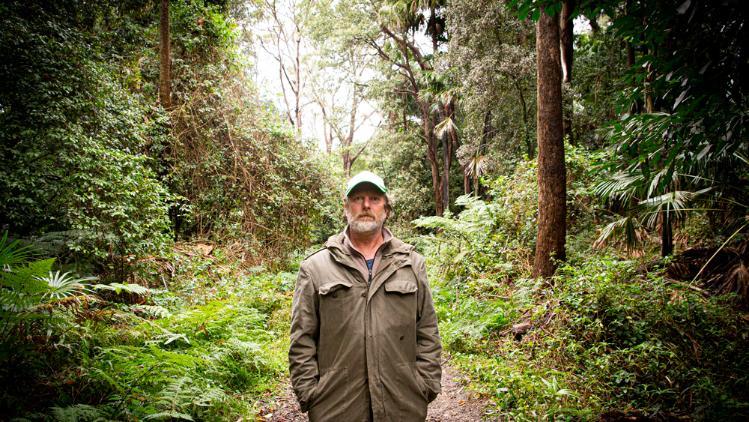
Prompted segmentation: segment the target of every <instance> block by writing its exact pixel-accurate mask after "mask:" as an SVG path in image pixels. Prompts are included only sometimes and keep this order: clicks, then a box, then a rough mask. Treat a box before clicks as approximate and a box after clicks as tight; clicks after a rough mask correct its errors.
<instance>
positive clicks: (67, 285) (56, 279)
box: [37, 271, 96, 300]
mask: <svg viewBox="0 0 749 422" xmlns="http://www.w3.org/2000/svg"><path fill="white" fill-rule="evenodd" d="M37 279H38V280H40V281H43V282H45V283H47V288H48V290H47V291H46V292H45V293H44V298H45V299H47V300H61V299H65V298H67V297H70V296H74V295H77V294H80V293H82V292H85V291H86V289H87V284H86V282H88V281H92V280H95V279H96V278H95V277H83V278H79V277H74V276H72V275H71V274H70V273H69V272H66V273H62V274H61V273H60V271H55V272H52V271H50V272H49V274H48V275H47V276H45V277H37Z"/></svg>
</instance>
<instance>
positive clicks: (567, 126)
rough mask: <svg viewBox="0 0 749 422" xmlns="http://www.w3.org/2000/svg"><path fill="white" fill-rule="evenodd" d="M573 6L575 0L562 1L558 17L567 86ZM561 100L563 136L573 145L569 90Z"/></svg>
mask: <svg viewBox="0 0 749 422" xmlns="http://www.w3.org/2000/svg"><path fill="white" fill-rule="evenodd" d="M574 8H575V0H564V3H563V4H562V14H561V16H560V18H559V44H560V48H561V54H562V55H561V58H562V81H563V82H564V84H565V85H566V86H569V85H570V84H571V83H572V62H573V59H574V52H573V51H574V50H573V46H574V36H573V33H572V26H573V22H572V11H573V9H574ZM563 101H564V104H563V108H562V114H563V116H564V120H563V122H562V126H563V128H564V136H565V137H566V138H567V140H568V141H569V143H570V144H573V145H574V143H575V139H574V137H573V134H572V97H571V95H570V94H569V92H568V93H567V95H564V97H563Z"/></svg>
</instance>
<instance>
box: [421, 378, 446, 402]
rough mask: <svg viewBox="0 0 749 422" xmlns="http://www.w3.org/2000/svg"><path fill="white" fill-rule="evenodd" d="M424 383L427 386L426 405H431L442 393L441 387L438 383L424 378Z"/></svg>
mask: <svg viewBox="0 0 749 422" xmlns="http://www.w3.org/2000/svg"><path fill="white" fill-rule="evenodd" d="M424 383H425V384H426V386H427V403H431V402H432V401H433V400H434V399H435V398H437V395H438V394H439V393H441V392H442V385H441V384H440V382H439V381H434V380H432V379H429V378H424Z"/></svg>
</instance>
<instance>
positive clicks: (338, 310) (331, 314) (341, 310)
mask: <svg viewBox="0 0 749 422" xmlns="http://www.w3.org/2000/svg"><path fill="white" fill-rule="evenodd" d="M353 285H354V284H353V283H352V282H351V281H348V280H332V281H327V282H324V283H323V284H322V285H320V289H319V294H320V309H319V312H320V330H321V335H322V336H324V337H325V336H327V335H331V334H333V335H338V334H340V333H341V332H343V330H345V327H346V325H347V324H348V323H349V319H350V317H351V315H352V313H353V309H354V307H355V305H356V303H355V302H356V300H355V299H356V298H355V296H354V294H355V290H356V289H355V288H353Z"/></svg>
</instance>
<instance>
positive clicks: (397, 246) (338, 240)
mask: <svg viewBox="0 0 749 422" xmlns="http://www.w3.org/2000/svg"><path fill="white" fill-rule="evenodd" d="M348 233H349V226H346V228H345V229H344V230H343V231H342V232H340V233H338V234H336V235H333V236H331V237H330V238H329V239H328V241H327V242H325V247H326V248H327V249H329V250H331V249H335V250H337V251H338V252H340V253H342V254H344V255H347V256H348V257H351V258H354V257H358V252H356V249H354V246H353V245H352V244H351V240H350V239H349V236H348ZM382 237H383V239H384V241H383V243H382V245H381V246H380V249H379V251H380V252H379V253H381V254H382V256H383V257H386V256H390V255H393V254H397V253H403V254H407V253H409V252H410V251H411V247H410V246H409V245H407V244H406V243H403V242H402V241H401V240H400V239H398V238H397V237H395V236H393V234H392V233H391V232H390V230H389V229H388V228H387V227H383V228H382Z"/></svg>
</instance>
